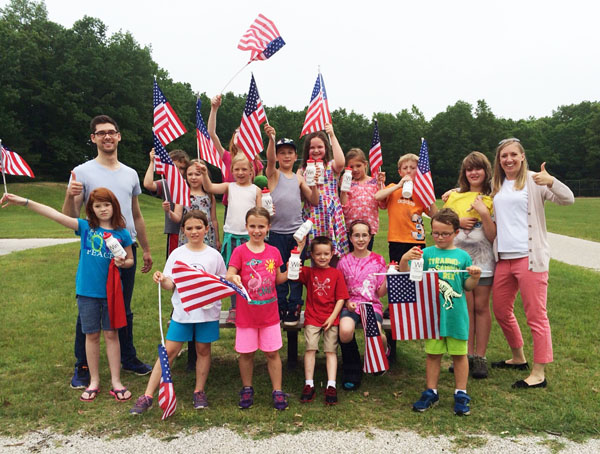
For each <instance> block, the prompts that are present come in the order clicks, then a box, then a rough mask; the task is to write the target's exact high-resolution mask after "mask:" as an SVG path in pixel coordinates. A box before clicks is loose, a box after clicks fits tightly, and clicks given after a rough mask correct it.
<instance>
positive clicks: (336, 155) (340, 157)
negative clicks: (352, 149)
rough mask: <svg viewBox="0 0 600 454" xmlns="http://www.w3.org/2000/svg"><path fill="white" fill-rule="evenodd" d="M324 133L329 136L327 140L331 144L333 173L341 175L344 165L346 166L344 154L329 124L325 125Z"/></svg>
mask: <svg viewBox="0 0 600 454" xmlns="http://www.w3.org/2000/svg"><path fill="white" fill-rule="evenodd" d="M325 132H326V133H327V135H328V136H329V140H330V142H331V151H332V152H333V171H334V172H335V173H338V174H339V173H341V172H342V170H344V165H345V164H346V158H344V152H343V151H342V147H341V146H340V143H339V142H338V140H337V137H336V136H335V133H334V132H333V126H332V125H331V124H329V123H328V124H326V125H325Z"/></svg>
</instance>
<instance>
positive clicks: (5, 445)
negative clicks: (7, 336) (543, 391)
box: [0, 428, 600, 454]
mask: <svg viewBox="0 0 600 454" xmlns="http://www.w3.org/2000/svg"><path fill="white" fill-rule="evenodd" d="M307 447H309V448H307ZM461 448H462V449H461ZM557 448H558V449H560V453H561V454H563V453H564V454H575V453H577V454H579V453H583V454H585V453H598V452H600V440H589V441H587V442H585V443H581V444H579V443H574V442H572V441H569V440H566V439H564V438H560V437H556V436H552V435H548V436H547V437H508V436H507V437H498V436H491V435H481V436H480V435H474V436H469V437H462V438H460V439H459V440H456V441H453V439H452V438H449V437H446V436H439V437H427V438H423V437H421V436H420V435H419V434H417V433H414V432H409V431H394V432H386V431H382V430H372V431H370V432H368V433H364V432H328V431H310V432H302V433H300V434H297V435H277V436H274V437H271V438H268V439H262V440H251V439H248V438H242V437H240V436H239V435H237V434H236V433H234V432H232V431H230V430H228V429H222V428H218V429H217V428H212V429H208V430H205V431H203V432H196V433H193V434H185V433H180V434H179V435H175V436H169V437H168V439H167V440H165V441H163V440H160V439H156V438H152V437H149V436H145V435H136V436H132V437H128V438H124V439H119V440H109V439H107V438H94V437H90V436H89V435H86V436H85V437H83V436H81V435H79V434H77V435H70V436H62V435H55V434H52V433H50V432H47V431H44V432H32V433H30V434H28V435H27V437H26V438H23V439H13V438H0V452H2V453H11V454H12V453H15V454H17V453H32V452H36V453H37V452H42V453H45V452H53V453H59V454H68V453H73V454H80V453H81V452H84V451H85V452H92V453H94V454H95V453H114V452H118V453H125V454H127V453H132V454H138V453H140V452H144V453H171V452H176V453H178V452H181V453H186V454H187V453H192V452H199V451H201V452H203V453H232V452H243V453H256V454H264V453H290V454H296V453H297V454H305V453H307V452H321V453H335V452H341V453H361V454H363V453H365V452H372V453H380V452H386V453H411V454H412V453H414V454H417V453H423V454H432V453H437V452H457V451H459V452H460V451H463V452H464V451H467V450H468V451H469V452H473V453H482V454H483V453H485V454H493V453H507V452H510V453H511V454H512V453H528V454H529V453H532V454H533V453H544V454H546V453H548V454H549V453H552V452H556V449H557Z"/></svg>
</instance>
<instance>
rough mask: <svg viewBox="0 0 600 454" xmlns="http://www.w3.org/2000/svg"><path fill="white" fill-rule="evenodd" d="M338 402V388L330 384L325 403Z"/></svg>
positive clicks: (332, 403) (333, 403)
mask: <svg viewBox="0 0 600 454" xmlns="http://www.w3.org/2000/svg"><path fill="white" fill-rule="evenodd" d="M337 403H338V399H337V389H335V388H334V387H333V386H328V387H327V389H326V390H325V404H326V405H336V404H337Z"/></svg>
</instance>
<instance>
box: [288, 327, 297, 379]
mask: <svg viewBox="0 0 600 454" xmlns="http://www.w3.org/2000/svg"><path fill="white" fill-rule="evenodd" d="M287 338H288V353H287V356H288V357H287V368H288V369H289V370H292V369H295V368H296V366H297V365H298V331H296V330H290V331H288V332H287Z"/></svg>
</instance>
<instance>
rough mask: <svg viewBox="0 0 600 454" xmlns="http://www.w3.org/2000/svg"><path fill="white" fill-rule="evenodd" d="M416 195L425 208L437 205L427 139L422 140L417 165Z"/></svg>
mask: <svg viewBox="0 0 600 454" xmlns="http://www.w3.org/2000/svg"><path fill="white" fill-rule="evenodd" d="M414 194H415V196H416V197H417V198H418V199H419V200H420V201H421V203H422V204H423V206H425V207H430V206H431V205H433V204H434V203H435V192H434V190H433V179H432V178H431V167H429V149H428V147H427V141H426V140H425V139H421V151H420V152H419V162H418V163H417V173H416V175H415V181H414Z"/></svg>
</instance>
